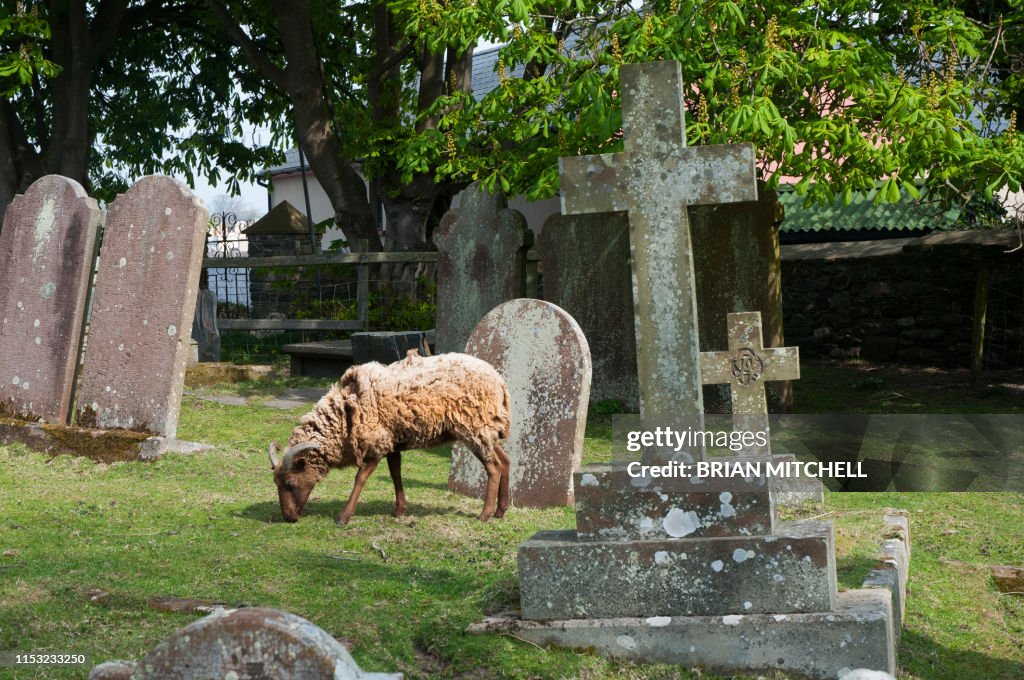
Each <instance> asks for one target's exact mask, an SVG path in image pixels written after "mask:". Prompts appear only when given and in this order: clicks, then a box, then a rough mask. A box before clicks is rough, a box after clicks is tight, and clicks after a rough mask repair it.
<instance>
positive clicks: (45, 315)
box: [0, 175, 102, 423]
mask: <svg viewBox="0 0 1024 680" xmlns="http://www.w3.org/2000/svg"><path fill="white" fill-rule="evenodd" d="M101 219H102V218H101V213H100V209H99V207H98V206H97V205H96V201H94V200H93V199H91V198H89V197H88V196H87V195H86V193H85V189H83V188H82V187H81V185H80V184H78V183H77V182H75V181H73V180H70V179H67V178H66V177H60V176H58V175H47V176H45V177H41V178H40V179H38V180H36V181H35V182H33V183H32V185H31V186H30V187H29V188H28V190H27V191H26V192H25V193H24V194H21V195H19V196H16V197H15V198H14V201H12V202H11V204H10V206H8V208H7V211H6V213H5V214H4V228H3V231H2V232H0V412H3V413H7V414H9V415H20V416H23V417H25V418H28V419H31V420H37V419H39V418H43V419H45V420H47V421H48V422H53V423H67V422H68V418H69V416H70V414H71V396H72V390H73V387H74V374H75V366H76V364H77V363H78V353H79V348H80V343H81V336H82V321H83V319H84V317H85V304H86V299H87V297H88V291H89V277H90V276H91V275H92V264H93V259H94V256H95V249H96V235H97V234H98V232H99V225H100V222H101Z"/></svg>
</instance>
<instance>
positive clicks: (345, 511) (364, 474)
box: [335, 460, 380, 524]
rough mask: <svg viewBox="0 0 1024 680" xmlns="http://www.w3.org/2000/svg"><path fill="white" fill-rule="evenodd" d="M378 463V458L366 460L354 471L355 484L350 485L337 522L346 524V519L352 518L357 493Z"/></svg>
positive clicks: (357, 498)
mask: <svg viewBox="0 0 1024 680" xmlns="http://www.w3.org/2000/svg"><path fill="white" fill-rule="evenodd" d="M378 463H380V461H379V460H368V461H365V462H364V463H363V466H362V467H361V468H359V472H357V473H356V483H355V486H353V487H352V495H350V496H349V497H348V502H347V503H345V507H344V508H342V510H341V514H340V515H338V519H336V520H335V521H336V522H337V523H338V524H348V521H349V520H350V519H352V515H354V514H356V503H358V502H359V494H361V493H362V492H363V485H364V484H366V480H367V479H369V478H370V475H372V474H373V471H374V470H376V469H377V464H378Z"/></svg>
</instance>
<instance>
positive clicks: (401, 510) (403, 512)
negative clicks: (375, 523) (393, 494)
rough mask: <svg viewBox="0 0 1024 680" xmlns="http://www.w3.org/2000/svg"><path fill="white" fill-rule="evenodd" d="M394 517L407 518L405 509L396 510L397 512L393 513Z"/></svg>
mask: <svg viewBox="0 0 1024 680" xmlns="http://www.w3.org/2000/svg"><path fill="white" fill-rule="evenodd" d="M391 516H392V517H395V518H398V517H405V508H395V511H394V512H393V513H391Z"/></svg>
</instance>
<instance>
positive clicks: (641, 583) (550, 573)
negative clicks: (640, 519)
mask: <svg viewBox="0 0 1024 680" xmlns="http://www.w3.org/2000/svg"><path fill="white" fill-rule="evenodd" d="M834 548H835V539H834V535H833V529H832V523H831V522H821V521H800V522H782V523H780V524H779V526H778V527H777V528H776V532H775V534H774V535H772V536H744V537H722V538H693V539H682V540H680V539H668V540H666V539H658V540H649V541H592V540H591V541H586V540H580V539H579V538H578V537H577V535H576V532H575V531H572V530H566V531H541V532H540V533H537V534H535V535H534V536H533V537H532V538H531V539H529V540H528V541H526V542H525V543H523V544H522V545H520V546H519V589H520V594H521V600H522V611H523V618H524V619H532V620H548V619H579V618H611V617H621V616H627V617H628V616H702V615H716V614H758V613H776V614H787V613H790V612H814V611H828V610H830V609H831V608H832V606H833V605H834V603H835V596H836V567H835V550H834Z"/></svg>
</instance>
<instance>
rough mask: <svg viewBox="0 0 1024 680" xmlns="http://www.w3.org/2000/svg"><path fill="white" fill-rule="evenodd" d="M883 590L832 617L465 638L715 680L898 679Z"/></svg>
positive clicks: (602, 624) (531, 624)
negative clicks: (775, 675)
mask: <svg viewBox="0 0 1024 680" xmlns="http://www.w3.org/2000/svg"><path fill="white" fill-rule="evenodd" d="M892 614H893V611H892V598H891V597H890V595H889V593H888V591H886V590H882V589H878V590H852V591H847V592H843V593H839V595H838V597H837V599H836V606H835V608H834V609H833V610H832V611H829V612H812V613H802V614H733V615H723V616H650V617H644V618H606V619H570V620H555V621H526V620H523V619H521V618H519V617H518V616H515V615H501V616H494V617H490V618H488V619H485V620H484V621H482V622H480V623H476V624H473V625H472V626H470V627H469V630H468V632H470V633H477V634H481V633H513V634H514V635H515V636H516V637H519V638H522V639H524V640H528V641H529V642H532V643H534V644H538V645H541V646H544V645H553V646H556V647H569V648H573V649H587V650H593V651H595V652H597V653H599V654H602V655H606V656H611V657H616V658H619V659H628V660H630V661H634V662H636V663H671V664H681V665H683V666H685V667H687V668H692V667H694V666H701V667H702V668H704V669H705V670H707V671H710V672H713V673H736V672H759V671H760V672H764V671H770V670H773V669H774V670H781V671H784V672H790V673H800V674H802V675H805V676H807V677H809V678H813V679H815V680H834V679H835V678H837V677H838V676H839V671H840V670H842V669H844V668H847V669H848V668H870V669H873V670H884V671H887V672H889V673H892V674H895V673H896V641H895V633H894V628H893V616H892Z"/></svg>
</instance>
